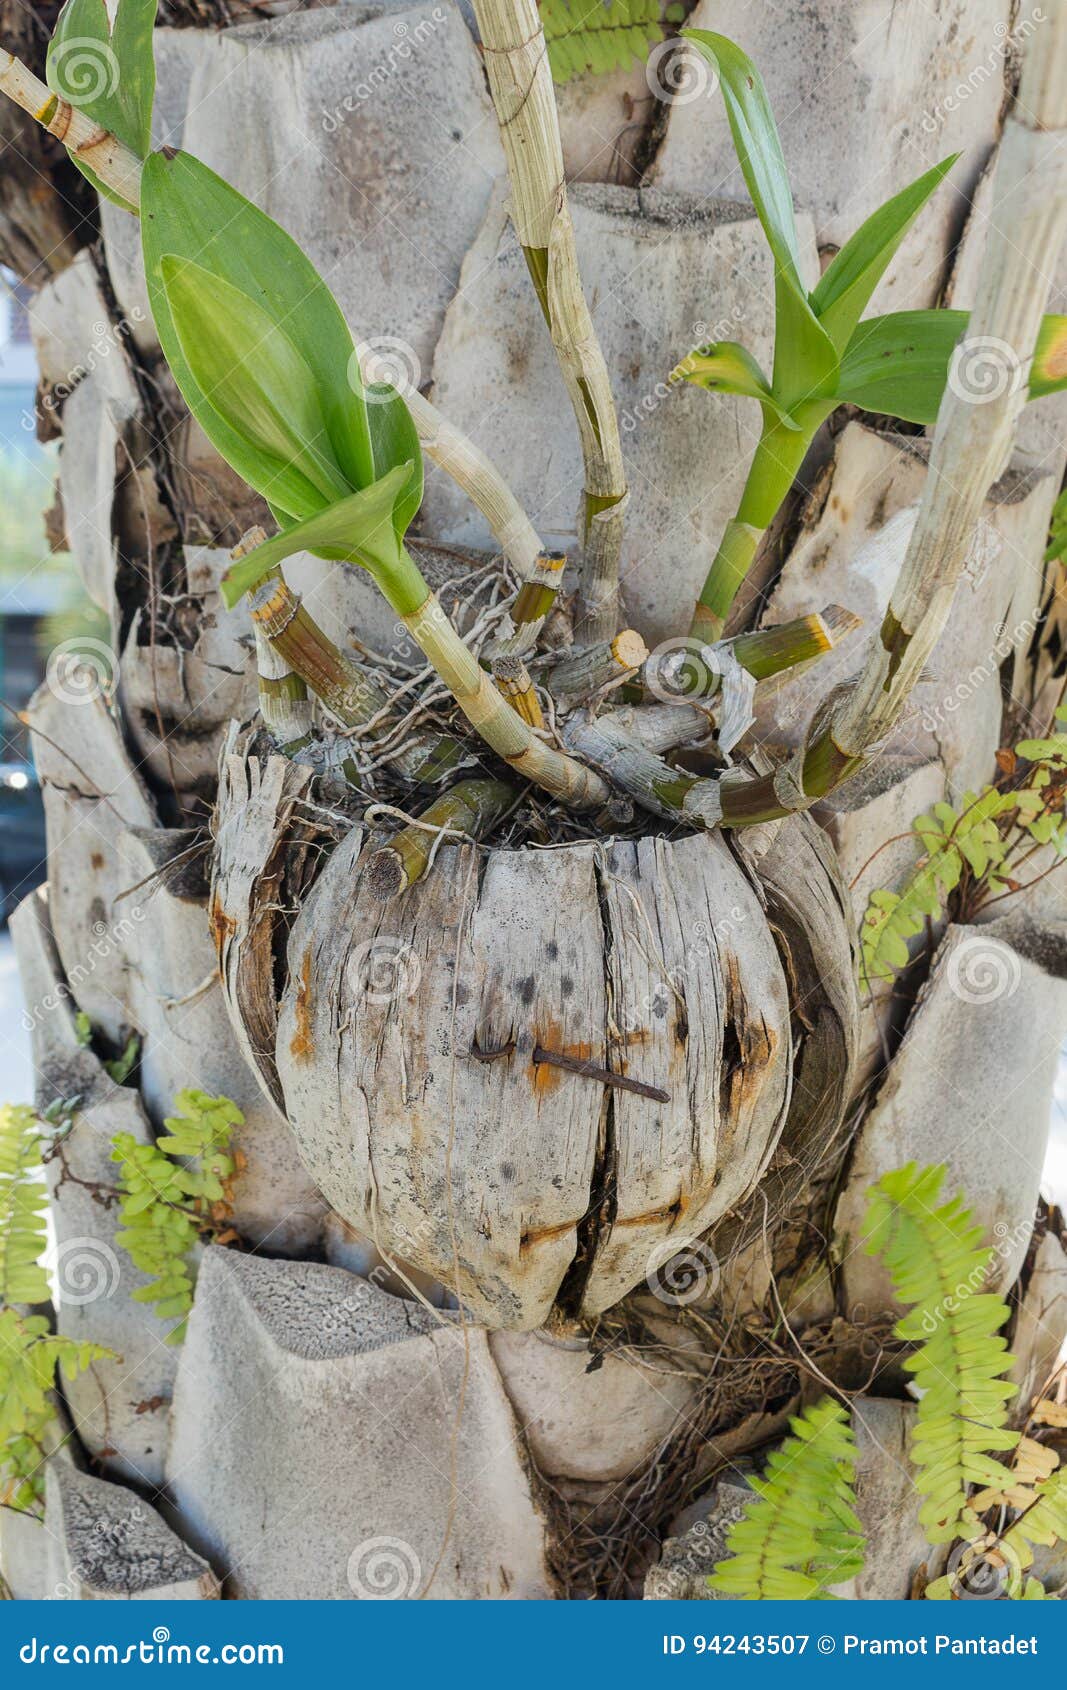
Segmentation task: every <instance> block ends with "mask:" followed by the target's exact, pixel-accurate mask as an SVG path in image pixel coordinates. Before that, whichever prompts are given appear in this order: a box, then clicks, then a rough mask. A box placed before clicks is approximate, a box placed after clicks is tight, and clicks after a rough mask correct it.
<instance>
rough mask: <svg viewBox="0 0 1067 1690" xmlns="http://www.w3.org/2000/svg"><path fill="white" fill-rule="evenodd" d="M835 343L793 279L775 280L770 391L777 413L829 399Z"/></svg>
mask: <svg viewBox="0 0 1067 1690" xmlns="http://www.w3.org/2000/svg"><path fill="white" fill-rule="evenodd" d="M837 369H838V357H837V352H836V350H835V348H834V343H833V341H832V340H831V339H830V336H829V335H828V334H827V332H826V330H825V329H824V328H823V326H822V324H821V323H820V322H819V320H818V318H817V317H816V315H815V313H814V311H813V310H812V308H811V306H810V305H809V304H808V299H807V295H806V294H805V292H804V290H803V288H802V287H801V286H800V284H799V282H797V281H796V280H795V279H794V277H793V276H792V275H790V274H788V273H787V272H786V271H784V270H779V271H778V272H777V274H776V275H775V278H774V375H773V377H772V379H771V388H772V391H773V393H774V397H775V401H776V403H777V404H778V406H779V407H780V409H782V410H784V411H787V412H791V413H796V412H797V410H798V409H799V408H800V407H802V406H804V405H806V404H808V403H809V402H811V401H818V400H821V399H828V398H831V397H832V395H833V393H834V389H835V386H836V383H837Z"/></svg>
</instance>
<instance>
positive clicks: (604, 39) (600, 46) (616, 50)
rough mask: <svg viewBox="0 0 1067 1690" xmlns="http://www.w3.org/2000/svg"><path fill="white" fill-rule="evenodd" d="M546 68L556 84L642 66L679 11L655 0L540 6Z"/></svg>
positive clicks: (546, 2)
mask: <svg viewBox="0 0 1067 1690" xmlns="http://www.w3.org/2000/svg"><path fill="white" fill-rule="evenodd" d="M539 3H540V10H541V24H542V27H543V28H544V32H545V41H546V42H547V44H548V62H549V65H550V67H551V70H552V76H553V79H554V80H555V81H556V82H570V80H571V79H572V77H576V76H604V75H606V74H607V73H608V71H612V70H625V69H626V68H627V67H628V66H629V65H630V64H631V63H632V62H633V61H634V60H637V61H638V62H639V63H640V62H642V61H643V60H644V59H645V58H646V57H647V55H648V50H649V48H650V47H651V46H652V45H653V43H654V42H657V41H660V40H662V38H663V34H664V24H665V23H677V22H680V20H681V18H682V17H683V16H684V12H683V8H682V7H681V6H680V5H669V6H667V7H666V9H665V10H664V8H663V7H662V6H661V4H660V0H539Z"/></svg>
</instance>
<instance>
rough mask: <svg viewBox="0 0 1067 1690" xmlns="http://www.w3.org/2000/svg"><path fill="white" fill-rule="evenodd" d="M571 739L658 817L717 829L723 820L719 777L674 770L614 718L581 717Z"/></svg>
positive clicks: (570, 732)
mask: <svg viewBox="0 0 1067 1690" xmlns="http://www.w3.org/2000/svg"><path fill="white" fill-rule="evenodd" d="M680 708H683V709H687V708H691V707H690V706H680ZM567 743H568V745H570V746H571V748H572V749H573V750H575V751H577V752H578V753H579V755H580V756H582V757H586V758H588V760H589V761H590V762H591V763H595V764H596V766H597V768H599V769H602V770H603V771H604V773H605V774H606V775H607V776H608V777H609V778H610V779H611V780H613V781H614V782H615V783H616V784H617V785H618V786H621V787H622V788H623V789H624V791H626V792H629V793H631V794H632V795H633V796H634V797H635V798H636V799H637V800H638V801H639V802H640V803H641V804H643V805H644V807H645V809H646V810H651V811H652V813H653V815H656V816H662V817H664V819H665V820H667V821H675V822H687V823H688V824H689V825H690V826H691V827H695V828H714V827H718V826H719V824H720V823H721V821H722V805H721V801H720V798H719V790H720V783H719V781H718V780H714V779H701V778H700V777H698V776H696V775H690V774H686V772H685V771H684V770H683V769H672V767H671V765H670V764H669V763H665V762H664V760H663V758H662V757H657V756H656V755H655V753H654V752H652V751H649V750H648V749H647V747H646V746H644V745H642V744H641V743H640V742H639V741H638V740H636V739H634V738H632V737H631V736H630V734H628V733H627V732H626V730H625V729H624V728H623V727H622V726H621V725H620V723H619V722H618V721H616V720H615V718H614V717H613V716H611V715H608V716H600V717H598V718H597V720H596V721H595V722H592V721H588V720H581V721H575V722H574V723H572V724H571V725H569V726H568V729H567Z"/></svg>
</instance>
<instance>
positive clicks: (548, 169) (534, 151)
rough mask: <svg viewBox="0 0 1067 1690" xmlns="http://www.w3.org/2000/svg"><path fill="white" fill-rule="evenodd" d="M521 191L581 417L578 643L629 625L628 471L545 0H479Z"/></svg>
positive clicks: (527, 249)
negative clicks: (588, 277) (579, 239)
mask: <svg viewBox="0 0 1067 1690" xmlns="http://www.w3.org/2000/svg"><path fill="white" fill-rule="evenodd" d="M474 13H475V17H476V18H477V21H478V29H479V33H480V35H481V38H482V47H483V49H484V52H485V67H486V73H487V75H488V78H489V91H490V93H491V95H492V98H493V104H494V106H495V107H496V114H497V119H498V122H499V125H500V138H501V141H502V142H503V146H504V155H505V157H506V159H507V165H508V176H509V179H510V183H511V218H512V222H513V223H514V226H515V232H516V234H517V236H518V239H519V244H520V246H521V247H522V250H523V253H524V255H525V258H526V263H527V266H528V268H529V271H530V276H531V279H532V281H533V285H534V291H535V293H536V295H537V299H538V303H539V304H540V307H541V310H542V313H543V314H544V318H545V322H546V323H547V325H548V332H549V334H550V336H551V338H552V344H553V346H554V347H555V349H556V356H557V358H558V360H559V366H560V370H561V373H562V375H563V380H564V383H565V385H566V388H567V392H568V395H569V397H570V401H571V406H572V408H573V410H574V416H575V421H576V423H577V426H578V436H579V440H580V442H581V450H582V461H583V464H584V466H585V493H584V498H583V506H582V513H581V527H582V542H583V567H582V604H581V608H580V612H579V619H578V630H577V632H578V637H579V639H580V640H581V642H582V644H583V645H593V644H595V643H596V642H598V641H599V640H603V639H610V637H611V636H612V634H614V632H615V630H616V628H617V627H618V623H619V556H620V553H621V550H622V526H623V511H624V508H625V503H626V473H625V470H624V467H623V461H622V446H621V443H620V440H619V424H618V417H617V415H616V412H615V404H614V401H613V399H612V396H611V384H610V382H609V380H608V372H607V366H606V364H605V362H604V355H603V353H602V351H601V349H600V343H599V341H598V340H597V336H596V330H595V329H594V327H593V321H592V318H591V317H590V315H589V307H588V305H587V303H586V299H585V295H584V293H583V291H582V281H581V274H580V271H579V268H578V256H577V252H576V250H575V243H574V227H573V224H572V222H571V214H570V208H569V206H568V204H567V190H566V185H565V180H564V171H563V147H562V144H561V141H560V132H559V114H558V112H557V110H556V96H555V92H554V90H553V86H552V72H551V70H550V68H549V62H548V49H547V47H546V45H545V36H544V30H543V29H542V27H541V15H540V12H539V10H538V6H537V0H474Z"/></svg>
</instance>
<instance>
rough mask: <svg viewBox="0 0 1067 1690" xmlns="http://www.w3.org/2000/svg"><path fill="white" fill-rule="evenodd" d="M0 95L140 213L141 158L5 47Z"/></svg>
mask: <svg viewBox="0 0 1067 1690" xmlns="http://www.w3.org/2000/svg"><path fill="white" fill-rule="evenodd" d="M0 93H4V94H6V95H7V96H8V98H9V99H12V100H14V102H15V104H16V105H17V106H21V107H22V109H23V111H26V112H29V114H30V116H31V117H32V118H35V119H36V121H37V122H38V123H39V124H40V125H41V127H42V129H47V131H48V133H49V134H50V135H54V136H55V137H56V140H57V141H62V142H63V145H64V146H65V147H66V149H67V151H68V152H69V153H71V154H72V156H73V157H74V158H76V159H78V160H79V161H80V163H82V164H84V165H87V166H88V167H89V169H90V170H92V171H93V173H94V175H96V176H98V177H99V178H100V180H101V182H106V183H107V185H108V187H109V188H111V189H112V191H113V192H114V193H116V194H117V195H118V196H119V198H120V199H121V200H123V201H124V202H125V204H126V205H128V206H129V207H130V209H131V211H133V210H136V208H137V203H138V199H139V197H140V192H141V161H140V159H139V158H138V157H137V154H136V153H134V152H131V150H130V148H129V147H126V146H123V144H122V142H121V141H119V140H117V139H116V137H115V136H114V135H111V134H109V133H108V131H107V130H106V129H101V128H100V126H99V124H97V123H94V122H93V121H92V119H91V118H88V117H86V116H85V115H84V113H82V112H80V111H76V110H75V109H74V107H73V106H71V105H70V104H69V103H68V101H66V100H62V99H60V98H59V96H58V95H57V94H53V93H52V90H51V89H50V88H49V87H48V86H47V85H46V84H45V83H43V82H42V81H41V80H40V78H39V77H36V76H34V74H33V72H32V71H31V70H28V69H27V68H26V66H25V65H24V64H23V63H22V62H21V60H19V59H16V58H15V57H14V55H13V54H12V53H9V52H8V51H7V50H6V48H4V47H0Z"/></svg>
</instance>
